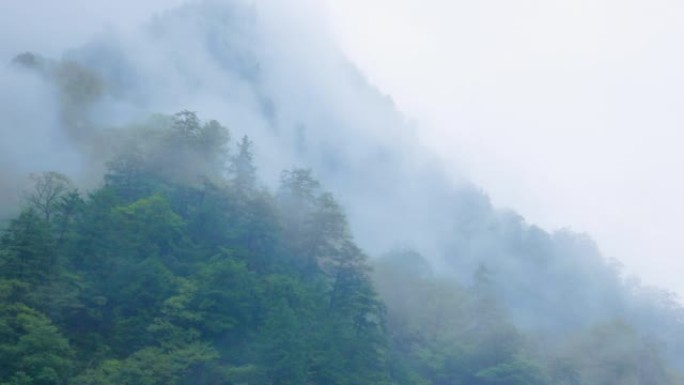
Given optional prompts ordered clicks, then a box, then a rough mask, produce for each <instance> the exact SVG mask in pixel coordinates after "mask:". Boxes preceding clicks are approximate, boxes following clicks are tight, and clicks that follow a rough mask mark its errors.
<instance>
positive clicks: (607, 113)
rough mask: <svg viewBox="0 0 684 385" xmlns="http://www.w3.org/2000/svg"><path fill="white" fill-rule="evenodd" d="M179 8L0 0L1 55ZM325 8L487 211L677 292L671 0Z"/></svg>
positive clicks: (681, 212)
mask: <svg viewBox="0 0 684 385" xmlns="http://www.w3.org/2000/svg"><path fill="white" fill-rule="evenodd" d="M264 1H279V0H264ZM182 2H183V1H182V0H147V1H144V2H133V1H128V2H126V1H117V2H114V1H105V0H69V1H63V2H52V1H45V0H0V36H3V39H2V41H0V58H2V59H3V60H8V58H10V57H11V56H12V55H14V54H16V53H17V52H20V51H26V50H32V51H36V52H41V53H43V54H46V55H52V56H57V55H59V54H60V53H61V52H62V50H63V49H64V48H68V47H72V46H76V45H78V44H81V43H83V42H84V41H85V40H86V39H87V38H88V37H89V36H91V35H92V34H93V33H97V32H101V31H104V30H106V29H107V28H128V27H131V26H134V25H136V24H139V23H140V22H142V21H143V20H145V19H146V18H148V17H149V15H150V14H151V13H152V12H153V11H154V10H157V9H161V8H163V7H169V6H172V5H174V4H179V3H182ZM326 4H327V5H328V11H329V12H328V18H329V21H330V22H331V26H332V28H333V31H334V33H335V34H336V36H337V37H338V38H339V41H340V43H341V45H342V46H343V48H344V49H345V51H346V52H347V54H348V55H349V56H350V57H351V59H352V60H353V61H355V62H356V63H357V64H358V66H359V67H360V68H361V69H362V70H363V71H364V72H366V73H367V75H368V77H369V79H370V80H371V81H372V82H373V83H374V84H376V85H377V86H379V87H380V88H381V89H382V91H383V92H385V93H388V94H391V95H392V97H393V98H394V100H395V101H396V103H397V105H398V106H399V107H400V108H401V109H402V110H403V111H404V112H405V113H406V114H407V115H408V116H410V117H412V118H415V120H417V121H418V122H419V123H420V125H421V130H422V131H421V132H422V133H423V135H424V136H423V139H424V141H425V142H426V143H427V144H429V145H430V146H432V147H433V148H435V149H436V150H437V151H438V152H439V153H440V154H441V155H442V156H443V157H444V159H445V160H446V161H447V162H448V163H449V164H450V165H451V167H452V168H453V169H454V170H457V169H459V170H463V171H465V172H466V173H468V174H469V175H470V177H471V178H472V179H474V180H475V181H476V182H477V183H478V184H479V185H481V186H482V187H483V188H484V189H485V190H486V191H487V193H488V194H489V195H490V196H491V197H492V199H493V201H494V202H495V204H496V205H498V206H507V207H511V208H513V209H515V210H517V211H519V212H520V213H521V214H523V215H524V216H525V217H526V218H528V220H529V221H530V222H532V223H537V224H540V225H542V226H544V227H545V228H547V229H549V230H552V229H555V228H560V227H566V226H567V227H571V228H573V229H574V230H577V231H586V232H588V233H590V234H591V235H592V236H593V237H594V238H595V239H596V240H597V241H598V243H599V245H600V246H601V248H602V249H603V250H604V252H605V254H606V255H607V256H609V257H615V258H617V259H619V260H621V261H623V262H624V263H625V265H626V269H627V271H628V272H635V273H638V274H639V275H640V276H642V277H643V278H644V280H645V281H646V282H649V283H656V284H658V285H660V286H664V287H667V288H672V289H675V290H677V291H678V292H679V293H684V280H680V279H679V276H680V275H681V273H682V271H684V258H683V257H684V242H682V241H680V238H681V234H680V232H681V229H682V227H683V226H682V225H680V222H681V221H682V219H683V218H684V204H683V203H682V197H684V175H683V174H682V170H684V167H683V166H684V152H683V151H680V146H681V145H682V143H683V142H684V134H682V133H681V128H682V127H683V124H684V108H682V104H683V103H684V95H683V94H682V93H683V92H684V91H682V90H684V51H683V49H682V41H684V23H681V22H680V21H681V20H684V3H681V2H676V1H670V0H620V1H618V0H592V1H588V0H544V1H534V0H525V1H523V0H485V1H477V2H473V1H446V0H439V1H438V0H420V1H419V0H326ZM10 37H11V38H10ZM454 173H456V171H454Z"/></svg>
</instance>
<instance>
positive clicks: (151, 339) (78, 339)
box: [0, 56, 674, 385]
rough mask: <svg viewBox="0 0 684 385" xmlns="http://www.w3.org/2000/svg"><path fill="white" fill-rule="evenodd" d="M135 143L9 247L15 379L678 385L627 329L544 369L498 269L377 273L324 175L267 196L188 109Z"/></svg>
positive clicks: (89, 383)
mask: <svg viewBox="0 0 684 385" xmlns="http://www.w3.org/2000/svg"><path fill="white" fill-rule="evenodd" d="M16 60H17V61H18V63H19V64H21V65H24V66H41V65H44V66H48V64H45V63H43V64H41V62H40V61H39V60H38V59H37V58H32V57H31V56H22V57H20V58H17V59H16ZM59 76H62V77H63V80H64V84H63V86H64V92H68V93H69V94H73V95H72V97H70V99H69V100H70V103H73V105H74V106H77V105H81V104H84V103H88V100H91V99H93V98H96V97H97V95H98V94H99V92H101V90H100V89H99V88H98V87H99V86H98V85H97V80H96V78H94V77H91V76H90V75H89V74H88V73H87V72H84V71H82V70H81V69H79V68H77V67H70V65H65V67H64V68H63V72H60V73H59ZM123 132H125V133H126V134H125V135H128V137H127V138H125V139H123V140H121V141H120V143H119V144H124V145H123V147H122V148H119V149H117V150H116V151H117V154H116V156H115V157H114V158H113V160H112V161H111V162H110V163H109V164H108V170H107V173H106V175H105V176H104V184H103V186H102V187H101V188H99V189H96V190H94V191H92V192H90V193H89V194H87V195H81V194H80V193H79V192H78V191H77V190H76V189H75V188H74V187H73V186H72V184H71V182H70V181H69V180H68V179H67V178H66V177H65V176H63V175H61V174H58V173H55V172H48V173H43V174H40V175H36V176H35V177H34V181H35V188H34V190H33V191H31V192H29V193H28V195H27V198H28V199H27V204H28V205H27V207H26V208H25V209H24V210H23V211H21V213H20V214H19V215H18V216H17V218H15V219H13V220H11V221H10V223H9V224H8V226H7V228H6V229H5V230H4V232H3V234H2V237H1V238H0V385H9V384H30V385H34V384H35V385H53V384H54V385H61V384H72V385H109V384H111V385H115V384H116V385H126V384H130V385H156V384H165V385H167V384H171V385H184V384H201V385H238V384H258V385H262V384H263V385H276V384H277V385H287V384H291V385H301V384H309V385H366V384H375V385H385V384H386V385H389V384H397V385H447V384H455V385H489V384H510V385H516V384H529V385H541V384H555V385H566V384H567V385H576V384H581V383H591V384H598V385H601V384H613V383H624V384H631V383H634V384H655V385H661V384H671V383H673V381H674V377H673V376H672V375H671V373H670V372H669V370H668V369H667V368H666V366H665V364H664V360H663V359H662V358H661V356H660V348H659V346H658V345H657V344H655V343H654V342H653V341H650V340H648V339H644V338H643V337H642V336H640V335H639V334H637V333H636V331H634V330H633V329H632V328H631V327H630V326H629V325H626V324H622V323H612V324H607V325H600V326H597V327H596V328H595V329H592V330H589V331H587V332H586V333H585V334H582V335H579V336H577V337H576V339H575V340H573V341H574V342H573V343H567V344H564V345H562V346H560V347H554V349H552V352H551V354H547V355H548V357H543V356H542V354H541V353H540V350H539V349H537V346H535V344H533V343H532V342H531V339H530V338H529V337H528V336H527V335H526V334H525V333H523V332H522V331H521V330H519V329H518V328H516V327H515V326H514V325H513V323H512V322H511V320H510V317H509V315H508V312H507V309H506V308H505V307H504V306H503V305H502V303H501V302H500V297H501V295H500V292H498V291H497V290H498V287H497V286H496V285H495V284H494V282H493V281H494V279H493V275H492V273H491V272H490V271H489V270H488V269H487V268H485V267H484V266H482V267H480V268H479V269H478V270H477V271H476V273H475V275H474V277H473V279H472V284H470V285H468V286H466V285H463V284H461V283H459V282H456V281H455V280H453V279H449V278H446V277H440V276H436V275H435V274H433V273H432V271H431V269H430V265H429V264H428V263H427V262H426V261H425V260H424V259H423V257H422V256H421V255H420V254H418V253H416V252H413V251H410V250H400V251H397V252H394V253H390V254H389V255H387V256H385V257H383V258H380V259H378V260H376V261H375V263H374V268H375V269H374V270H372V269H371V267H370V265H369V262H368V257H367V256H366V255H365V253H364V252H363V251H362V250H361V249H360V248H359V247H358V246H357V245H356V244H355V243H354V239H353V237H352V235H351V230H350V229H349V225H348V223H347V220H346V216H345V214H344V210H343V208H342V207H340V205H339V204H338V203H337V202H336V200H335V199H334V197H333V196H332V195H331V194H330V193H327V192H326V191H324V189H323V188H322V186H321V185H320V183H319V182H318V181H317V180H316V179H315V178H314V177H313V173H312V171H311V170H307V169H294V170H289V171H284V172H283V173H282V175H281V183H280V186H279V189H278V191H277V193H276V194H272V193H271V192H269V191H268V190H266V189H265V188H263V187H262V186H261V185H260V183H259V180H258V175H257V173H256V167H255V166H254V160H253V144H252V142H251V141H250V140H249V139H248V138H247V137H244V138H243V139H242V140H241V141H240V142H239V143H237V146H236V152H235V153H234V154H232V153H230V152H229V151H228V148H229V147H230V146H229V144H230V143H229V139H230V135H229V133H228V130H227V129H226V128H225V127H223V126H221V125H220V124H219V123H217V122H215V121H210V122H202V121H201V120H200V119H199V118H198V117H197V115H196V114H195V113H193V112H189V111H183V112H180V113H178V114H176V115H174V116H159V117H157V118H156V119H154V120H151V121H150V122H148V123H146V124H145V125H144V126H142V127H135V128H130V129H129V130H128V131H126V130H123ZM376 289H377V292H376ZM381 298H382V300H381Z"/></svg>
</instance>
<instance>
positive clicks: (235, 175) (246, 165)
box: [229, 136, 256, 194]
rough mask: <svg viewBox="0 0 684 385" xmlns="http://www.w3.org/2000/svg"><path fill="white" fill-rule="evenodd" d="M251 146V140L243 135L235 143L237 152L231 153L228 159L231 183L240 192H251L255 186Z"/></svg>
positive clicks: (254, 168)
mask: <svg viewBox="0 0 684 385" xmlns="http://www.w3.org/2000/svg"><path fill="white" fill-rule="evenodd" d="M253 146H254V144H253V143H252V141H251V140H249V138H248V137H247V136H243V137H242V140H240V142H239V143H238V145H237V147H238V148H237V150H238V151H237V154H235V155H233V156H232V157H231V161H230V166H229V171H230V173H231V184H232V185H233V187H234V188H235V189H236V190H237V191H238V192H240V193H242V194H248V193H251V192H253V191H254V189H255V187H256V167H255V166H254V159H253V158H254V155H253V153H252V148H253Z"/></svg>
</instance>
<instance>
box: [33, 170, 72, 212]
mask: <svg viewBox="0 0 684 385" xmlns="http://www.w3.org/2000/svg"><path fill="white" fill-rule="evenodd" d="M31 179H32V180H33V183H34V187H33V190H32V191H30V192H29V193H27V195H26V200H27V201H28V203H29V205H30V206H31V207H32V208H33V209H35V210H36V212H38V213H40V215H42V216H43V219H44V220H45V221H46V222H50V221H51V220H52V217H53V215H54V213H55V211H56V210H57V209H58V207H59V205H60V204H61V203H62V199H63V198H64V197H65V196H66V195H67V194H68V193H70V192H73V190H74V189H73V185H72V183H71V180H69V178H67V177H66V176H65V175H63V174H60V173H58V172H55V171H49V172H44V173H41V174H31Z"/></svg>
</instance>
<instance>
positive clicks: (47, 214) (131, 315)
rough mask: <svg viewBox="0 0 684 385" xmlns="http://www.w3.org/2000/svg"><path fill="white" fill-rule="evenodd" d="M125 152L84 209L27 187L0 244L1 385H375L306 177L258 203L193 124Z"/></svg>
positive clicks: (292, 179)
mask: <svg viewBox="0 0 684 385" xmlns="http://www.w3.org/2000/svg"><path fill="white" fill-rule="evenodd" d="M130 139H134V141H131V142H127V144H126V146H125V148H124V149H125V151H122V152H121V153H120V154H119V156H118V157H117V158H116V159H115V160H114V161H112V162H111V163H110V164H109V170H108V172H107V174H106V176H105V181H104V185H103V186H102V187H101V188H99V189H96V190H95V191H92V192H91V193H89V194H87V195H83V194H81V193H79V192H78V191H77V190H76V189H74V188H73V186H71V184H70V182H69V181H68V179H67V178H66V177H64V176H63V175H61V174H58V173H56V172H50V173H44V174H41V175H36V176H34V179H35V182H36V183H35V189H34V190H33V191H32V192H31V193H30V195H29V196H28V199H27V206H26V207H25V209H24V210H23V211H22V213H21V214H20V215H19V216H18V217H17V218H15V219H13V220H12V221H11V223H10V224H9V226H8V228H7V229H6V231H5V232H4V235H3V237H2V241H1V243H0V247H1V248H0V266H2V268H1V269H0V277H1V278H0V306H1V308H2V312H0V317H1V318H0V362H2V365H0V383H2V384H141V385H142V384H226V383H236V384H237V383H263V384H304V383H318V384H368V383H377V384H380V383H385V382H387V381H388V372H387V370H386V353H387V345H386V340H385V332H384V329H383V328H384V312H383V307H382V305H381V303H380V301H379V300H378V298H377V296H376V294H375V292H374V290H373V288H372V285H371V282H370V277H369V270H368V266H367V264H366V256H365V255H364V254H363V253H362V251H361V250H360V249H359V248H358V247H356V245H355V244H354V243H353V241H352V240H351V237H350V234H349V230H348V228H347V223H346V220H345V217H344V215H343V214H342V212H341V209H340V207H339V206H338V205H337V203H336V202H335V200H334V199H333V198H332V196H330V195H329V194H327V193H325V192H323V191H322V190H321V188H320V187H319V184H318V182H317V181H316V180H314V179H313V177H312V176H311V173H310V172H309V171H308V170H302V169H295V170H291V171H286V172H284V173H283V176H282V183H281V186H280V188H279V190H278V191H277V193H276V194H271V193H269V192H267V191H265V190H264V189H263V188H261V187H260V186H259V185H258V184H257V178H256V174H255V167H254V166H253V164H252V150H251V146H252V143H251V141H249V140H248V139H247V138H244V139H243V140H241V141H240V142H239V143H238V145H237V149H236V150H235V151H234V152H229V151H228V149H227V147H226V146H227V143H228V131H227V130H226V129H225V128H224V127H222V126H221V125H220V124H218V123H217V122H213V121H212V122H209V123H206V124H202V123H201V122H200V121H199V120H198V119H197V117H196V116H195V114H193V113H190V112H182V113H179V114H177V115H175V116H174V117H173V118H159V119H157V121H156V125H155V124H152V125H150V126H146V127H145V129H144V130H143V129H140V130H139V131H135V135H134V137H131V138H130ZM224 162H225V163H224ZM224 164H227V165H228V169H226V170H224V167H223V165H224Z"/></svg>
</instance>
